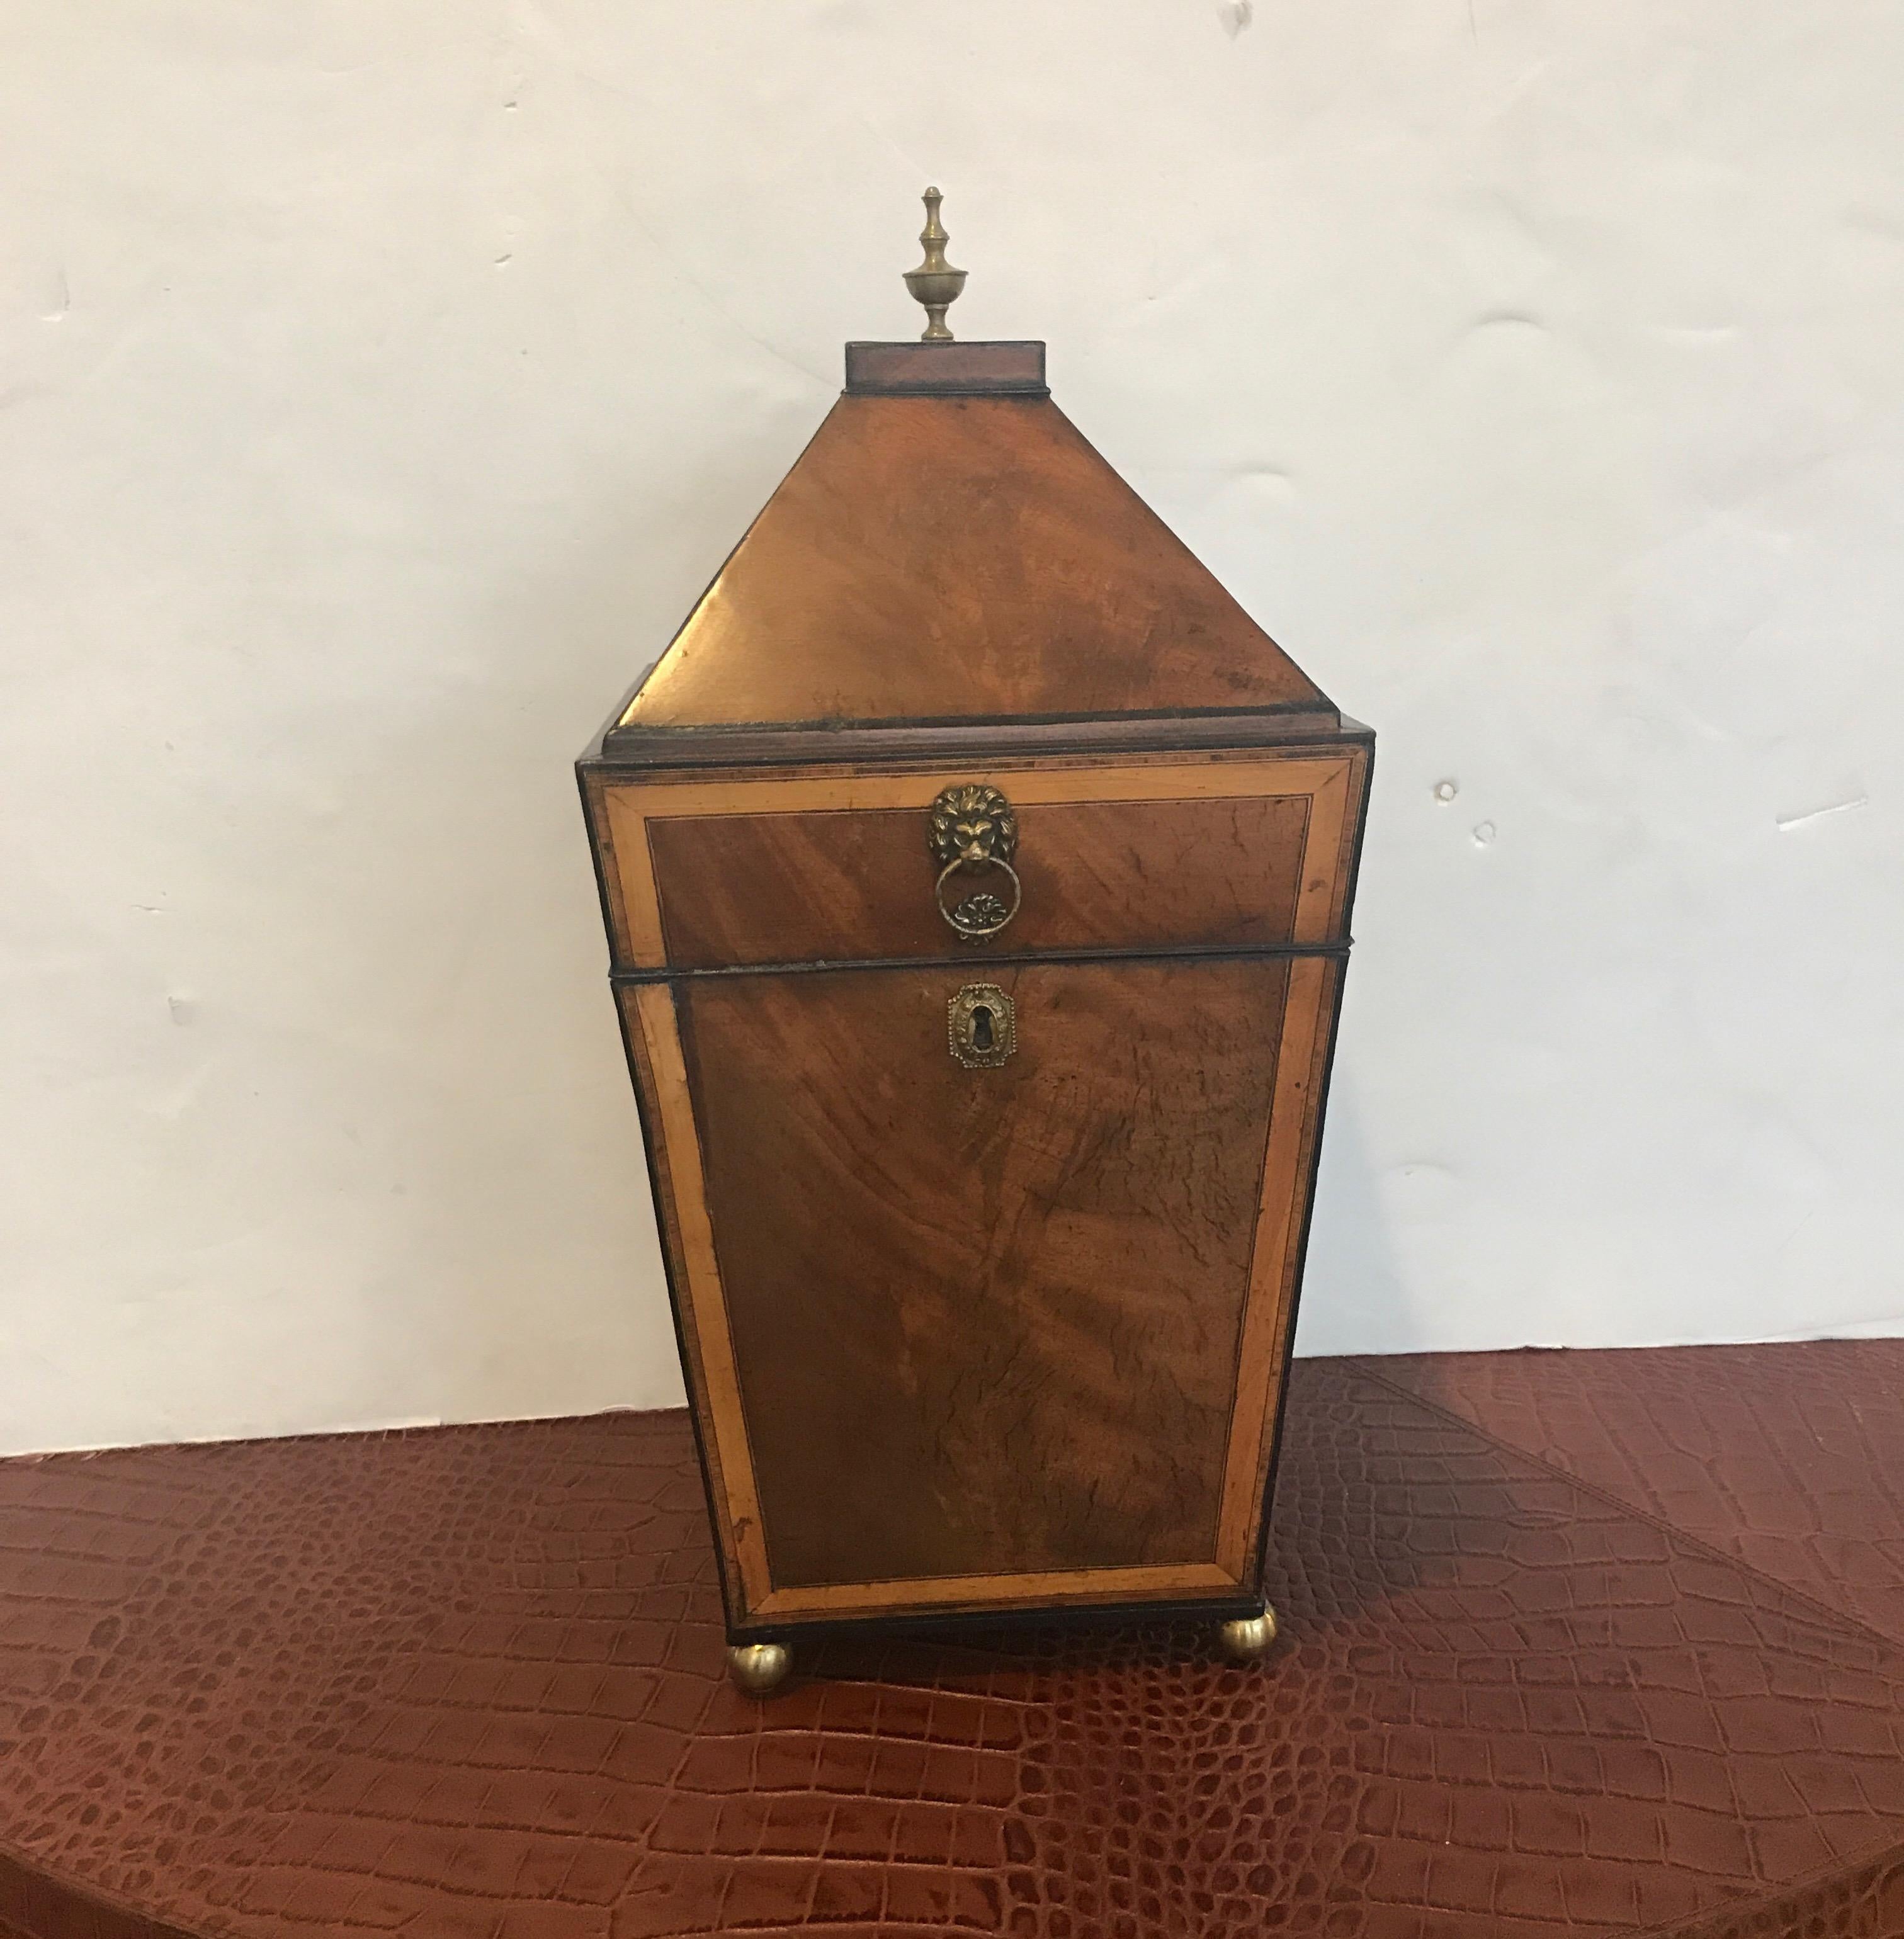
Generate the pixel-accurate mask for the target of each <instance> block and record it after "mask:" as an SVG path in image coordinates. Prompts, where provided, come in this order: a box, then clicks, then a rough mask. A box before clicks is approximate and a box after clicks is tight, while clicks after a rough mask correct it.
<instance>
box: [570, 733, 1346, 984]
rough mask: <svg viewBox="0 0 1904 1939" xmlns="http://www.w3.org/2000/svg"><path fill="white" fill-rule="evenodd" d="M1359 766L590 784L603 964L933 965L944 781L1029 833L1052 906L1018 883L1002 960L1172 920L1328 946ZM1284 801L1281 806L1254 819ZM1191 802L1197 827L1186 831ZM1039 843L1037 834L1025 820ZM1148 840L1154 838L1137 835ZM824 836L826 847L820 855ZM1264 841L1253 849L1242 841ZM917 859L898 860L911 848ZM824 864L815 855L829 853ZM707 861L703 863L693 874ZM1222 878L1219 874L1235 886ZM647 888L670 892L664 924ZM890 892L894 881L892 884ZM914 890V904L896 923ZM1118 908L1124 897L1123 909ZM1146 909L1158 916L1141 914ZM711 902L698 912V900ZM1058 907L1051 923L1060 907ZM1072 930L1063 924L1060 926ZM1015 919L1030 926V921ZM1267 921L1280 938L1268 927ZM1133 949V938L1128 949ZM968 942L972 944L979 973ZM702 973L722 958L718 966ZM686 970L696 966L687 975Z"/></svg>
mask: <svg viewBox="0 0 1904 1939" xmlns="http://www.w3.org/2000/svg"><path fill="white" fill-rule="evenodd" d="M1365 762H1366V756H1364V755H1363V753H1362V752H1361V750H1359V749H1354V748H1344V749H1339V750H1336V749H1331V750H1326V751H1321V752H1318V751H1305V753H1303V754H1302V755H1300V756H1287V755H1278V756H1264V757H1260V758H1256V759H1246V760H1226V761H1210V760H1201V761H1194V762H1171V761H1162V760H1160V761H1156V762H1148V763H1146V762H1137V761H1129V762H1124V763H1116V764H1107V765H1104V766H1098V765H1095V764H1082V765H1067V766H1045V767H1039V768H1034V769H1012V768H1010V766H1007V765H1006V764H1004V763H998V764H995V765H994V766H991V767H989V768H980V769H973V768H963V769H925V770H922V771H919V772H913V773H894V772H890V771H873V772H865V773H843V774H841V773H835V774H829V775H803V776H799V777H796V778H781V777H771V778H761V779H758V780H755V779H752V778H721V779H708V780H672V779H671V780H666V781H662V780H648V781H638V782H636V781H605V782H604V783H602V784H601V826H602V866H603V869H604V873H605V875H608V874H611V873H612V876H613V882H614V886H613V888H612V890H611V893H610V894H609V896H608V915H609V918H610V922H611V930H612V932H613V935H614V942H615V945H616V954H617V960H618V961H619V962H620V963H622V964H623V965H624V966H627V967H629V968H637V969H658V968H660V967H662V966H664V965H665V964H666V963H668V962H669V954H668V950H669V938H670V937H672V936H675V935H676V934H678V935H679V936H680V937H681V946H682V947H684V948H692V949H694V950H697V951H714V950H716V949H717V948H719V947H720V946H724V945H727V944H730V943H731V944H733V945H735V946H736V948H740V947H745V948H748V949H750V950H752V951H757V952H759V953H757V954H751V955H743V956H738V957H736V958H734V959H733V960H739V961H755V962H773V961H781V962H794V961H799V960H852V959H855V958H865V957H870V956H878V955H904V954H909V953H912V951H922V952H923V953H926V954H943V953H945V952H946V949H947V948H948V946H950V947H953V948H957V947H959V946H960V945H958V943H957V941H956V939H955V938H954V937H953V936H952V931H951V930H949V929H947V928H946V927H945V925H944V924H943V923H940V922H939V920H938V918H937V916H936V915H934V914H933V913H932V909H931V890H932V879H933V873H934V871H933V869H932V867H931V860H930V857H928V854H926V851H925V811H926V809H927V808H928V807H929V806H930V805H931V802H932V800H933V798H934V796H936V795H937V794H938V793H939V792H940V790H941V789H943V788H946V787H951V786H952V785H953V784H955V783H958V782H964V781H987V780H989V781H995V782H996V783H997V784H998V785H999V786H1000V787H1002V788H1003V789H1004V792H1005V793H1006V794H1007V796H1008V797H1009V798H1010V800H1011V802H1012V803H1013V807H1014V808H1016V810H1017V811H1018V814H1019V824H1020V827H1021V829H1022V831H1024V832H1023V833H1022V839H1021V842H1020V845H1019V862H1018V866H1019V872H1020V873H1021V875H1023V874H1024V873H1025V870H1026V869H1031V870H1032V871H1033V872H1034V873H1035V874H1037V875H1039V876H1040V878H1041V880H1040V893H1041V896H1043V897H1045V898H1049V897H1052V896H1057V897H1058V898H1059V901H1058V902H1057V903H1055V904H1053V907H1052V909H1050V910H1049V911H1046V912H1043V913H1041V912H1040V904H1039V903H1038V902H1037V901H1036V900H1034V898H1033V896H1032V890H1031V880H1030V879H1029V878H1028V879H1027V883H1026V889H1025V896H1026V904H1025V909H1023V910H1022V912H1021V913H1020V915H1019V918H1018V920H1017V921H1016V922H1015V923H1014V924H1013V925H1012V927H1011V928H1010V930H1007V931H1006V932H1005V933H1004V937H1003V938H1001V944H1000V946H1001V947H1004V946H1010V947H1013V948H1016V947H1018V946H1019V943H1018V939H1019V936H1021V935H1030V934H1037V935H1039V936H1040V937H1041V939H1042V940H1041V942H1040V945H1038V946H1040V947H1044V946H1049V947H1053V948H1062V947H1068V946H1077V947H1089V946H1092V945H1091V944H1090V942H1089V941H1088V940H1085V941H1080V939H1079V938H1080V936H1086V937H1088V936H1104V934H1106V933H1110V932H1116V931H1121V932H1122V933H1123V935H1125V936H1131V935H1138V934H1141V933H1142V932H1143V930H1144V926H1145V925H1146V924H1150V923H1152V922H1155V923H1156V924H1158V925H1159V926H1160V927H1170V926H1173V925H1174V927H1175V928H1176V930H1177V934H1176V935H1175V936H1173V937H1171V943H1172V945H1174V946H1182V945H1184V943H1185V942H1188V941H1190V940H1192V939H1194V940H1198V941H1204V940H1208V941H1212V942H1253V941H1257V940H1262V939H1268V940H1276V941H1281V940H1284V939H1288V940H1290V941H1293V942H1299V943H1302V942H1327V941H1331V940H1333V939H1336V937H1337V936H1339V935H1340V933H1341V923H1342V913H1343V903H1342V887H1343V884H1344V881H1345V866H1344V864H1345V845H1344V843H1345V831H1346V830H1347V829H1348V808H1349V805H1350V801H1351V792H1352V790H1359V787H1360V775H1361V772H1362V769H1363V766H1364V764H1365ZM1252 802H1264V803H1267V802H1281V803H1283V804H1285V805H1283V806H1281V807H1275V808H1272V807H1269V806H1267V805H1265V806H1261V807H1251V806H1250V805H1248V804H1251V803H1252ZM1061 805H1062V806H1065V807H1083V806H1087V805H1088V806H1095V807H1098V808H1101V809H1104V808H1110V807H1112V806H1117V805H1121V806H1123V808H1126V809H1127V810H1128V811H1129V814H1130V817H1131V819H1130V820H1129V822H1128V823H1126V822H1125V821H1123V820H1122V819H1121V818H1120V817H1117V816H1116V815H1114V814H1110V813H1101V814H1099V815H1098V816H1097V817H1089V816H1086V817H1082V818H1081V819H1080V820H1077V821H1076V822H1069V823H1068V822H1067V821H1066V820H1064V819H1063V818H1059V819H1058V820H1047V816H1048V814H1049V811H1051V810H1053V809H1055V808H1058V807H1059V806H1061ZM1192 805H1196V806H1198V807H1200V808H1202V809H1203V810H1204V811H1205V813H1206V814H1208V816H1209V817H1211V819H1210V820H1208V822H1207V823H1200V822H1199V817H1197V816H1196V814H1193V813H1188V812H1180V811H1182V810H1187V809H1188V808H1190V807H1191V806H1192ZM893 811H909V814H907V813H900V814H897V817H896V819H895V820H894V821H892V822H891V823H888V824H886V826H885V829H884V831H883V832H882V830H881V829H878V828H869V829H867V830H866V831H864V833H862V832H860V831H857V830H846V829H843V828H842V826H841V824H840V823H839V822H838V821H834V820H829V821H828V823H827V827H826V829H825V830H824V831H821V832H820V833H816V832H815V828H816V823H817V818H818V817H843V816H845V815H848V814H855V815H856V814H869V815H874V814H888V813H891V812H893ZM1296 812H1300V813H1301V814H1302V816H1303V817H1304V821H1303V835H1302V842H1301V850H1300V860H1299V863H1297V864H1296V866H1295V869H1294V872H1293V890H1294V901H1293V908H1291V909H1290V910H1289V912H1288V913H1287V915H1282V914H1280V913H1279V910H1280V909H1281V906H1282V905H1281V898H1282V897H1284V896H1286V895H1287V892H1288V884H1290V880H1291V878H1290V877H1289V876H1287V875H1285V873H1284V871H1285V870H1286V869H1287V867H1288V858H1289V850H1290V848H1291V847H1292V846H1293V842H1292V841H1291V839H1290V824H1291V820H1292V817H1293V815H1294V814H1296ZM716 817H720V818H726V817H744V818H746V819H748V820H763V821H765V820H778V819H781V818H787V819H792V820H800V821H802V822H804V823H807V826H806V828H804V829H802V828H798V827H796V828H794V829H784V830H783V829H774V828H771V827H769V828H763V829H754V830H751V831H749V830H747V829H739V830H735V831H733V832H731V833H730V832H729V831H727V830H724V829H723V830H717V829H707V828H705V827H699V828H693V829H688V830H687V831H686V833H684V834H683V833H679V832H678V828H677V824H679V823H683V822H687V823H704V822H706V821H708V820H712V819H714V818H716ZM909 817H910V818H913V819H914V820H915V832H914V833H913V834H912V836H911V837H910V838H908V836H906V832H905V829H904V828H903V823H904V822H905V821H906V820H907V819H908V818H909ZM1034 822H1036V823H1040V824H1042V825H1043V831H1044V832H1042V833H1037V834H1036V836H1035V839H1034V832H1033V824H1034ZM1199 826H1202V827H1204V828H1205V829H1207V831H1208V834H1209V836H1210V841H1211V845H1212V850H1213V852H1214V851H1221V852H1222V854H1223V866H1221V867H1217V866H1208V867H1205V866H1202V865H1201V864H1200V863H1199V857H1198V853H1197V844H1196V842H1195V840H1194V839H1193V837H1194V835H1195V833H1196V830H1197V829H1198V828H1199ZM1147 828H1148V829H1150V831H1151V832H1150V833H1146V829H1147ZM1071 829H1075V830H1076V831H1077V833H1079V834H1080V836H1088V837H1089V838H1090V839H1092V844H1093V846H1092V852H1091V853H1090V854H1089V855H1087V856H1086V857H1082V858H1079V859H1077V860H1072V859H1071V858H1070V857H1068V854H1067V853H1066V850H1065V842H1066V840H1067V839H1068V834H1069V833H1070V831H1071ZM823 835H830V839H831V842H832V846H831V849H830V851H829V849H828V848H827V841H826V839H822V836H823ZM1259 842H1260V845H1261V846H1260V848H1254V846H1253V845H1254V844H1257V843H1259ZM908 849H910V851H911V852H910V853H909V854H908V853H907V852H906V851H907V850H908ZM829 854H831V856H832V857H835V858H836V859H833V860H829V859H828V856H829ZM703 860H705V863H708V864H712V865H717V866H706V867H703V866H701V864H702V861H703ZM723 864H724V865H726V866H731V867H733V868H734V869H736V872H737V875H738V878H739V879H737V880H735V881H729V880H727V879H725V878H723V877H720V867H719V866H718V865H723ZM1232 875H1233V876H1234V877H1235V880H1234V881H1232V880H1231V879H1230V878H1231V877H1232ZM776 877H780V878H797V879H798V880H799V881H800V882H801V883H802V884H803V886H804V887H805V888H806V890H807V891H808V894H809V901H811V902H812V904H813V905H814V906H812V907H811V908H808V909H802V908H801V907H800V896H799V894H798V893H797V892H796V891H794V890H791V888H790V887H789V886H788V885H787V882H786V881H781V882H780V883H778V884H777V883H776V881H775V878H776ZM659 881H666V883H667V884H668V889H669V906H668V909H667V912H666V918H665V922H666V927H665V929H664V917H663V908H662V903H661V889H660V886H659V885H658V882H659ZM894 882H897V883H898V884H900V887H898V888H897V889H896V890H895V889H894V887H893V886H892V885H893V884H894ZM908 887H909V895H910V896H912V897H915V898H916V900H915V901H912V903H911V904H910V907H911V911H912V912H911V913H910V914H906V912H905V906H906V901H907V896H908ZM755 896H760V897H765V898H770V899H771V900H772V908H773V910H774V921H775V922H781V921H784V922H786V923H787V924H791V927H792V930H793V933H794V934H795V935H796V936H800V935H804V936H806V938H807V939H808V940H809V942H812V941H813V940H814V939H820V940H823V941H824V942H826V943H827V945H828V946H827V947H826V948H815V950H814V952H813V956H812V957H810V958H803V956H802V954H801V953H800V951H798V950H797V949H795V948H793V947H792V945H791V943H790V942H788V941H787V940H786V939H785V938H784V934H782V933H780V932H777V931H776V930H775V929H774V927H772V924H769V922H767V921H766V920H764V919H763V918H761V917H760V916H758V915H754V913H752V912H751V905H752V899H753V898H754V897H755ZM1113 896H1121V897H1123V904H1122V914H1121V915H1120V913H1119V905H1118V904H1117V903H1114V902H1113V899H1112V898H1113ZM1153 899H1154V903H1155V906H1156V909H1157V911H1158V912H1159V913H1158V914H1157V915H1155V916H1152V915H1147V914H1146V913H1145V910H1146V907H1147V904H1148V903H1150V902H1151V901H1152V900H1153ZM704 905H705V912H703V906H704ZM836 908H840V909H845V910H847V911H849V912H853V911H857V912H860V913H861V915H880V914H883V916H884V918H885V921H887V922H888V924H889V925H891V927H889V929H888V931H887V932H886V934H887V935H888V936H895V937H903V936H914V937H931V935H932V928H933V927H934V926H935V925H936V927H937V929H938V930H939V931H940V937H937V938H934V939H932V940H931V942H930V943H929V945H928V944H927V943H925V942H915V943H914V944H913V945H912V949H911V950H909V949H907V948H896V947H895V948H885V947H874V946H873V945H872V944H871V943H870V942H869V941H868V940H867V938H866V936H864V935H863V934H862V935H861V936H855V935H854V934H853V933H851V931H850V930H849V927H848V922H847V921H845V920H843V919H842V918H839V917H836V916H835V915H833V910H834V909H836ZM1061 911H1068V916H1067V917H1065V919H1063V920H1061V919H1060V916H1059V912H1061ZM1067 921H1068V922H1069V923H1070V924H1073V925H1080V924H1081V925H1084V927H1083V928H1082V929H1081V930H1080V929H1074V930H1067V927H1066V922H1067ZM1230 921H1237V922H1241V923H1243V924H1246V925H1248V926H1249V927H1251V932H1252V933H1250V934H1249V935H1247V936H1237V935H1231V934H1226V933H1223V926H1224V924H1226V922H1230ZM1028 925H1029V927H1028ZM1272 928H1279V929H1280V930H1281V932H1282V933H1281V934H1280V935H1278V936H1274V937H1268V936H1265V934H1264V932H1265V931H1266V930H1269V929H1272ZM1140 946H1141V945H1140ZM983 954H984V951H983V950H982V948H980V949H978V950H975V951H973V960H975V961H976V960H982V957H983ZM711 960H719V959H718V957H713V958H711ZM690 966H698V965H697V964H690Z"/></svg>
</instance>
